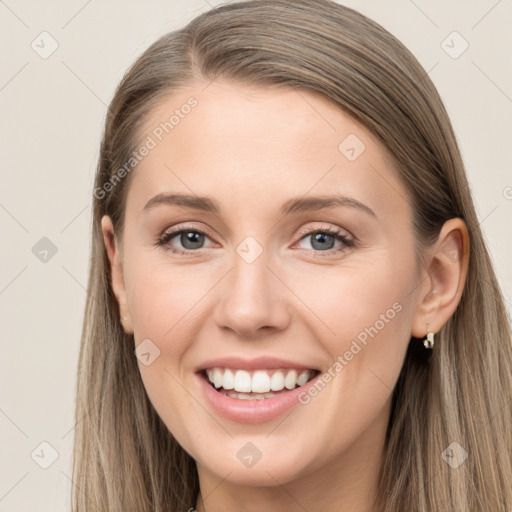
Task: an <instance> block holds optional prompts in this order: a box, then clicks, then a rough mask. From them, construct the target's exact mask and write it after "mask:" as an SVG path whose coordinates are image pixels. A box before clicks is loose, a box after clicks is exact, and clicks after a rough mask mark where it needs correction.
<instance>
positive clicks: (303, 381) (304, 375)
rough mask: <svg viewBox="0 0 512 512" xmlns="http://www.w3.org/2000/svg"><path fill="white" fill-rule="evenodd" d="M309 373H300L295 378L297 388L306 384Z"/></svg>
mask: <svg viewBox="0 0 512 512" xmlns="http://www.w3.org/2000/svg"><path fill="white" fill-rule="evenodd" d="M310 375H311V374H310V372H309V371H307V370H306V371H305V372H302V373H301V374H300V375H299V376H298V377H297V384H298V385H299V386H304V384H306V382H307V381H308V379H309V377H310Z"/></svg>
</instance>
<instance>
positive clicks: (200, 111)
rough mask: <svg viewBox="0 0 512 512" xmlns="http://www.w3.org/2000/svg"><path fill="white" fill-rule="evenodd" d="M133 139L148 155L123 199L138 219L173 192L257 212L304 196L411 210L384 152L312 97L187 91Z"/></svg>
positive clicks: (243, 90) (286, 92) (164, 104)
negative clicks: (351, 198) (139, 213)
mask: <svg viewBox="0 0 512 512" xmlns="http://www.w3.org/2000/svg"><path fill="white" fill-rule="evenodd" d="M138 140H139V142H138V147H139V148H140V147H141V146H143V145H146V146H147V147H149V148H150V149H149V150H147V151H145V153H146V155H145V156H144V157H143V158H141V160H140V163H139V164H138V165H137V167H136V170H135V171H134V173H135V176H134V177H133V182H132V185H131V187H130V191H129V194H128V203H131V204H132V206H134V207H135V208H136V209H137V211H141V210H142V208H143V206H144V204H145V201H147V200H149V199H150V198H151V197H153V196H154V195H156V194H158V193H162V192H173V191H180V192H185V193H188V194H195V195H200V196H212V195H214V196H215V197H216V198H217V199H218V201H217V202H218V203H220V204H221V205H222V204H225V205H231V206H237V207H239V208H243V207H244V206H245V207H249V206H253V207H258V209H259V210H261V209H262V208H263V209H265V208H269V209H270V208H273V207H275V208H276V209H278V208H280V207H281V205H282V203H283V202H285V201H286V199H288V198H289V197H291V196H293V197H295V196H297V195H305V194H310V193H311V194H315V195H316V194H322V195H324V194H328V193H339V194H345V195H357V196H358V198H359V199H361V200H362V201H365V202H370V203H372V204H374V205H375V206H376V208H377V209H382V208H387V209H388V210H390V211H393V212H394V213H395V214H402V215H403V214H404V213H406V210H407V209H408V208H409V204H408V199H407V192H406V190H405V188H404V186H403V184H402V183H401V180H400V178H399V174H398V171H397V169H396V166H395V163H394V161H393V159H392V157H391V155H390V154H389V152H388V151H387V150H386V148H385V147H384V146H383V145H382V144H381V143H380V142H379V140H378V139H377V138H376V137H375V136H374V135H373V134H372V133H370V132H369V131H368V130H367V129H365V128H364V127H363V126H362V125H361V124H360V123H358V122H357V121H355V120H354V119H353V118H352V117H350V116H348V115H347V114H346V113H345V112H343V111H342V110H341V109H340V108H339V107H337V106H336V105H334V104H333V103H332V102H331V101H329V100H328V99H326V98H324V97H323V96H321V95H319V94H317V93H313V92H309V91H304V90H295V89H291V88H281V89H277V88H262V87H247V86H240V85H236V84H232V83H229V82H213V83H211V84H205V83H200V84H195V85H191V86H190V87H188V88H186V89H183V90H180V91H177V92H175V93H173V94H172V95H169V96H168V97H167V98H165V99H164V100H162V101H161V102H160V103H159V104H158V105H157V106H156V107H155V108H154V109H153V111H152V112H151V113H150V115H148V116H147V118H146V119H145V122H144V124H143V127H142V129H141V130H140V131H139V134H138ZM262 199H264V201H263V202H262ZM127 207H128V205H127Z"/></svg>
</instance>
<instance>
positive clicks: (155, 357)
mask: <svg viewBox="0 0 512 512" xmlns="http://www.w3.org/2000/svg"><path fill="white" fill-rule="evenodd" d="M191 97H193V98H194V99H195V100H190V98H191ZM187 104H188V105H189V106H190V105H192V106H191V107H190V108H188V107H184V105H187ZM172 115H174V118H173V120H171V121H170V122H169V119H170V117H171V116H172ZM166 122H167V123H168V124H167V125H165V123H166ZM161 123H163V124H161ZM148 137H149V139H148ZM150 139H151V141H150ZM143 144H146V146H147V147H148V148H149V150H148V151H147V155H146V156H145V157H143V158H142V160H141V162H140V163H139V165H138V167H137V169H136V170H134V171H133V173H134V176H132V178H133V181H132V183H131V185H130V188H129V192H128V195H127V202H126V217H125V228H124V234H123V240H122V247H121V250H122V261H123V281H124V282H123V285H122V286H120V285H119V286H117V290H116V295H117V296H118V299H120V300H121V301H125V302H126V304H127V310H126V311H127V319H128V320H127V322H128V324H129V325H131V326H132V328H133V332H134V338H135V346H137V347H138V349H137V356H138V359H139V368H140V373H141V376H142V379H143V382H144V385H145V388H146V390H147V393H148V396H149V398H150V400H151V402H152V403H153V405H154V407H155V409H156V411H157V412H158V414H159V415H160V417H161V418H162V420H163V421H164V422H165V424H166V425H167V427H168V428H169V430H170V431H171V432H172V434H173V435H174V436H175V437H176V439H177V440H178V442H179V443H180V444H181V446H182V447H183V448H184V449H185V450H186V451H187V452H188V453H189V454H190V455H191V456H192V457H193V458H194V459H195V460H196V462H197V464H198V468H199V470H200V471H203V472H204V473H210V474H212V475H216V476H217V477H218V478H219V479H223V478H227V480H228V481H231V482H237V483H250V484H251V485H276V482H279V483H280V484H285V483H286V482H290V481H292V480H294V479H297V478H300V477H303V476H306V475H309V474H312V473H313V472H314V471H319V470H322V469H324V470H325V469H326V468H329V471H331V470H332V469H333V468H334V467H335V466H336V465H341V464H344V465H345V466H344V467H347V468H348V466H346V465H347V464H348V462H347V461H350V467H349V469H350V470H353V469H354V467H356V466H355V465H357V467H362V466H363V465H364V464H365V462H364V461H365V458H364V457H365V454H366V455H368V457H373V458H375V454H378V453H380V450H381V448H382V444H383V436H384V433H385V429H386V426H387V421H388V417H389V412H390V403H391V395H392V390H393V387H394V385H395V382H396V380H397V378H398V375H399V372H400V369H401V367H402V363H403V358H404V355H405V351H406V347H407V345H408V343H409V340H410V337H411V325H412V323H413V321H414V316H415V309H416V304H417V301H418V295H419V286H418V285H419V283H420V274H421V273H420V271H419V268H418V265H417V260H416V258H415V250H414V248H415V245H414V244H415V240H414V234H413V228H412V212H411V206H410V203H409V199H408V194H407V192H406V190H405V188H404V186H403V184H402V183H401V181H400V180H399V178H398V174H397V171H396V169H395V168H394V164H393V162H392V160H391V158H390V156H389V154H388V153H387V152H386V150H385V149H384V148H383V146H382V145H381V144H380V143H379V141H378V140H377V139H376V137H374V136H373V135H372V134H371V133H370V132H368V131H367V130H366V129H364V128H363V127H362V126H361V125H360V124H358V123H356V122H355V121H353V120H352V119H351V118H349V117H348V116H347V115H345V114H344V113H343V112H342V111H341V110H340V109H339V108H336V107H335V106H333V105H332V104H330V103H329V102H328V101H327V100H325V99H324V98H322V97H320V96H318V95H316V94H314V93H310V92H305V91H294V90H291V89H281V90H273V89H265V88H256V87H255V88H249V87H246V86H244V87H240V86H236V85H233V84H231V83H229V82H221V81H217V82H214V83H212V84H210V85H208V86H207V84H205V83H201V84H197V85H194V86H191V87H189V88H187V89H186V90H183V91H182V92H179V93H175V94H174V95H172V96H171V97H169V98H167V99H166V100H165V101H163V102H161V103H160V104H159V105H158V107H157V108H156V109H155V110H154V111H153V112H152V114H151V115H150V116H149V117H148V119H146V121H145V124H144V128H143V129H142V130H141V132H140V145H143ZM144 153H146V152H145V151H144ZM106 226H107V224H104V227H106ZM181 230H182V231H183V233H179V232H180V231H181ZM171 233H172V234H171ZM159 240H161V241H162V244H161V245H159ZM139 345H140V346H139ZM134 348H135V347H134ZM217 360H218V361H217ZM214 367H219V368H220V370H216V371H214V370H213V368H214ZM205 369H208V372H205ZM198 370H200V371H198ZM293 370H297V373H296V374H295V373H294V371H293ZM306 370H312V371H313V372H314V373H312V375H313V377H315V378H314V379H313V380H310V381H309V382H307V383H306V384H304V380H305V379H306V378H307V377H308V376H309V374H308V373H307V372H305V371H306ZM207 373H210V375H211V377H212V378H213V379H214V380H216V383H217V385H218V386H225V387H226V388H230V387H232V386H236V387H237V388H238V389H239V393H240V394H239V395H233V389H231V390H230V392H229V393H230V394H231V395H232V396H226V394H225V393H227V391H226V390H225V389H224V387H221V388H219V390H215V388H214V387H213V385H211V384H209V383H208V380H207V379H208V378H207V376H206V374H207ZM301 374H302V376H301ZM300 376H301V377H300ZM298 377H300V378H299V381H298V383H297V378H298ZM283 384H284V386H285V387H284V389H282V388H283ZM301 384H302V386H301V387H299V388H297V389H293V388H296V386H298V385H301ZM270 386H273V387H274V390H275V391H277V390H279V389H280V388H281V389H282V390H281V391H278V392H275V395H274V396H273V397H270V398H263V396H268V395H265V394H264V393H265V392H266V391H270V390H271V388H270ZM288 388H292V389H288ZM249 390H254V391H252V392H251V393H252V395H251V396H248V391H249ZM255 391H257V392H258V393H255ZM255 394H256V395H259V396H257V397H256V398H257V399H252V400H249V399H248V398H254V395H255ZM233 396H238V397H237V398H234V397H233ZM244 398H245V399H244ZM355 454H357V456H356V455H355Z"/></svg>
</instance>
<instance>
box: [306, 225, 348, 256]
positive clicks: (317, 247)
mask: <svg viewBox="0 0 512 512" xmlns="http://www.w3.org/2000/svg"><path fill="white" fill-rule="evenodd" d="M303 240H305V241H309V245H310V247H306V249H308V250H313V251H315V252H322V253H329V254H331V253H333V252H338V251H342V250H344V249H346V248H347V247H353V245H354V242H353V240H351V239H350V238H348V237H347V236H346V235H345V234H344V232H343V231H340V230H337V229H331V228H324V229H317V230H314V231H309V232H308V233H307V234H306V235H305V236H303V237H302V238H301V239H300V241H303ZM336 242H338V243H339V245H338V246H337V247H335V244H336ZM322 256H323V254H322Z"/></svg>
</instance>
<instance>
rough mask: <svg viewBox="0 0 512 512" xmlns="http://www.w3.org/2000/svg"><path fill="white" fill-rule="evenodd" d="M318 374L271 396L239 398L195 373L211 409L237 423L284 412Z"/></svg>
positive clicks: (270, 418) (311, 383) (264, 419)
mask: <svg viewBox="0 0 512 512" xmlns="http://www.w3.org/2000/svg"><path fill="white" fill-rule="evenodd" d="M320 375H321V374H318V375H317V376H316V377H314V378H313V379H311V380H310V381H309V382H307V383H306V384H304V385H303V386H300V387H298V388H295V389H292V390H290V391H287V392H285V393H282V394H279V395H277V396H274V397H271V398H263V399H261V400H239V399H238V398H231V397H229V396H226V395H224V394H223V393H219V392H218V391H216V390H215V388H214V387H213V386H212V385H210V383H209V381H207V380H206V378H205V377H204V376H203V375H202V374H199V373H197V374H196V376H197V378H198V379H199V382H200V386H201V388H202V390H203V393H204V394H205V395H206V399H207V400H208V402H209V403H210V405H211V406H212V407H213V409H214V410H215V411H216V412H217V413H218V414H219V415H221V416H223V417H225V418H227V419H228V420H231V421H235V422H237V423H263V422H265V421H270V420H272V419H274V418H277V417H278V416H280V415H281V414H284V413H285V412H286V411H288V410H289V409H291V408H292V407H293V406H294V405H297V404H300V402H299V395H300V394H301V393H303V392H305V391H307V389H308V388H309V387H310V386H313V385H314V383H315V382H316V380H317V379H318V377H320Z"/></svg>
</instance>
